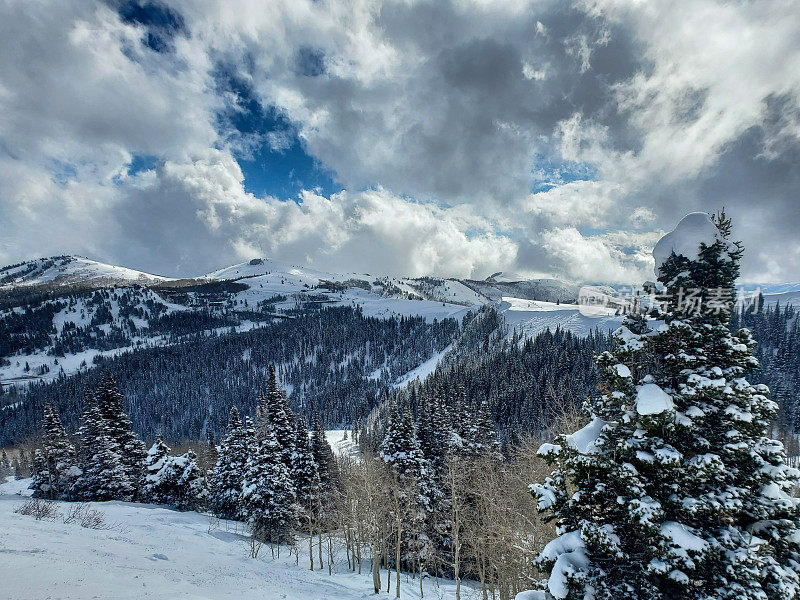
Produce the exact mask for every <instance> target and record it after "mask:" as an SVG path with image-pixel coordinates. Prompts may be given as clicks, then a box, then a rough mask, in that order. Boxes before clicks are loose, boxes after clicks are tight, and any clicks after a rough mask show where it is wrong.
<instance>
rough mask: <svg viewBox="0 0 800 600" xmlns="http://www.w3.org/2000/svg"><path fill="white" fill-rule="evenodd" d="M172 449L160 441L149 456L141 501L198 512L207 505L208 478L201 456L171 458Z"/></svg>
mask: <svg viewBox="0 0 800 600" xmlns="http://www.w3.org/2000/svg"><path fill="white" fill-rule="evenodd" d="M170 452H171V450H170V448H169V446H167V445H166V444H165V443H164V440H162V439H161V438H158V439H157V440H156V441H155V443H154V444H153V445H152V446H151V447H150V450H149V451H148V452H147V458H146V461H145V469H144V473H145V475H144V477H143V481H142V485H141V488H140V489H141V493H140V497H141V498H142V500H144V501H145V502H151V503H154V504H166V505H168V506H173V507H175V508H177V509H180V510H197V509H199V508H202V506H203V505H204V502H205V499H206V496H207V490H206V486H205V477H204V475H203V472H202V471H201V469H200V467H199V466H198V465H197V456H196V455H195V453H194V451H192V450H189V451H188V452H186V454H183V455H181V456H170Z"/></svg>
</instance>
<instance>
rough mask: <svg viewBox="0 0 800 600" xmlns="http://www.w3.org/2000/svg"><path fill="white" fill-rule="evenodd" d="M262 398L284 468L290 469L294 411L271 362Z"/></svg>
mask: <svg viewBox="0 0 800 600" xmlns="http://www.w3.org/2000/svg"><path fill="white" fill-rule="evenodd" d="M263 399H264V400H263V401H264V404H265V406H266V408H267V409H268V412H266V414H268V415H269V422H270V424H271V425H272V433H273V435H274V436H275V440H276V441H277V442H278V446H280V448H281V460H282V461H283V464H284V465H286V468H287V469H290V470H291V468H292V452H293V451H294V440H295V427H294V413H293V412H292V409H291V408H289V402H288V400H287V398H286V394H285V393H284V391H283V390H282V389H281V388H280V386H279V385H278V377H277V375H276V374H275V365H273V364H271V365H270V366H269V376H268V377H267V387H266V390H265V391H264V396H263Z"/></svg>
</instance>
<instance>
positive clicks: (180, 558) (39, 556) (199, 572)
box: [0, 481, 473, 600]
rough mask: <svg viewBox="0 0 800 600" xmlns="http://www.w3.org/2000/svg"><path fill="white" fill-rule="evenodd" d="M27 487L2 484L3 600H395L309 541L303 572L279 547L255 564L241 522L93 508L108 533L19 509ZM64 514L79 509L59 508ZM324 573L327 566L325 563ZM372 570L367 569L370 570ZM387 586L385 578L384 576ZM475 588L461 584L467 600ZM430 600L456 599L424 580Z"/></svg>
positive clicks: (410, 585) (129, 506)
mask: <svg viewBox="0 0 800 600" xmlns="http://www.w3.org/2000/svg"><path fill="white" fill-rule="evenodd" d="M27 483H28V481H11V482H8V483H6V484H3V485H0V582H2V585H0V597H2V598H14V599H15V600H41V599H42V598H59V599H62V600H67V599H69V600H76V599H80V600H83V599H89V598H104V599H106V600H118V599H131V600H133V599H144V598H158V599H163V600H174V599H178V598H191V599H192V600H198V599H209V600H211V599H213V600H225V599H231V600H250V599H253V600H255V599H258V600H264V599H266V598H269V599H271V598H282V599H284V600H317V599H319V600H322V599H326V600H327V599H331V600H353V599H355V598H376V597H377V598H390V597H392V598H393V597H394V577H393V578H392V593H391V594H386V593H383V594H381V595H380V596H375V595H374V594H372V582H371V579H370V577H369V573H368V572H365V573H364V574H362V575H358V574H355V573H351V572H349V571H347V561H346V558H345V556H344V554H343V553H341V554H340V556H339V557H338V558H337V562H338V563H339V564H338V565H337V568H336V569H335V570H336V571H338V573H334V575H333V576H328V574H327V569H326V571H325V572H319V571H315V572H313V573H312V572H311V571H309V570H308V569H307V564H308V563H307V560H306V557H305V556H304V552H303V551H304V550H305V548H303V544H301V551H300V566H297V565H295V558H294V556H289V554H288V552H287V549H286V548H282V549H281V556H280V558H278V559H272V555H271V553H270V551H269V548H267V547H264V548H263V549H262V550H261V555H260V557H259V558H258V559H252V558H249V553H248V549H247V547H246V537H245V536H244V535H242V533H241V532H240V531H239V530H237V526H238V528H240V527H241V524H236V523H232V522H226V521H222V522H215V521H213V520H212V519H210V518H209V517H207V516H205V515H201V514H198V513H196V512H184V513H181V512H176V511H173V510H168V509H166V508H162V507H159V506H154V505H145V504H135V503H126V502H93V503H91V507H92V508H93V509H96V510H99V511H102V512H103V513H104V514H105V519H106V524H107V526H108V529H104V530H94V529H85V528H83V527H81V526H80V525H78V524H77V523H71V524H64V523H63V522H62V520H61V519H57V520H53V521H37V520H35V519H34V518H33V517H30V516H24V515H19V514H16V513H14V509H15V508H17V507H18V506H20V505H21V504H22V503H23V502H24V500H25V498H23V497H21V496H19V495H16V493H17V492H20V491H23V490H24V489H25V487H26V484H27ZM57 504H58V508H59V510H60V512H61V513H63V514H66V513H67V512H68V511H69V510H70V509H71V508H72V507H73V506H74V504H69V503H61V502H59V503H57ZM326 567H327V565H326ZM365 569H368V567H366V566H365ZM382 580H383V585H384V590H385V586H386V573H385V572H383V573H382ZM401 580H402V591H401V597H402V598H404V599H406V598H407V599H410V600H411V599H417V598H419V590H418V585H419V584H418V582H417V581H412V580H409V581H407V580H406V577H405V576H402V577H401ZM472 593H473V592H472V590H469V589H467V590H464V589H463V588H462V597H465V598H469V597H471V595H472ZM425 597H426V598H443V599H444V598H455V586H454V585H452V584H451V582H449V581H447V582H444V585H442V586H439V587H437V585H436V582H435V581H431V580H426V582H425Z"/></svg>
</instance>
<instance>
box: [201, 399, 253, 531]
mask: <svg viewBox="0 0 800 600" xmlns="http://www.w3.org/2000/svg"><path fill="white" fill-rule="evenodd" d="M254 450H255V430H254V428H253V424H252V422H251V421H250V419H249V418H248V419H247V420H246V421H245V423H242V421H241V419H240V418H239V411H238V410H237V409H236V407H235V406H234V407H233V408H232V409H231V413H230V417H229V418H228V434H227V435H226V436H225V437H224V438H223V439H222V442H221V443H220V445H219V457H218V459H217V464H216V466H215V467H214V468H213V469H212V471H211V473H209V477H208V486H209V493H210V505H211V510H212V511H213V512H214V514H215V515H217V516H219V517H222V518H224V519H240V518H242V481H243V480H244V475H245V468H246V466H247V459H248V457H249V456H250V455H251V454H252V452H254Z"/></svg>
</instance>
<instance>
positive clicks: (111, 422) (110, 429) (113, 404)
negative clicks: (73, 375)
mask: <svg viewBox="0 0 800 600" xmlns="http://www.w3.org/2000/svg"><path fill="white" fill-rule="evenodd" d="M96 396H97V404H98V407H99V409H100V415H101V416H102V417H103V419H104V420H105V423H106V433H107V435H108V437H109V440H110V441H111V444H112V445H113V448H112V449H113V450H114V451H115V452H116V453H117V454H119V456H120V457H121V460H122V464H123V467H124V468H125V473H126V476H127V477H128V481H129V482H130V484H131V485H132V486H133V487H134V488H135V487H136V486H137V485H138V483H139V481H140V478H141V474H142V466H143V465H144V461H145V457H146V456H147V450H146V448H145V445H144V443H143V442H142V441H141V440H140V439H139V438H138V437H137V436H136V434H135V433H134V432H133V431H132V429H131V420H130V418H129V417H128V415H127V413H126V412H125V409H124V408H123V407H122V400H123V398H124V396H123V395H122V393H120V391H119V389H118V388H117V384H116V382H115V381H114V378H113V377H112V375H111V372H110V371H109V370H108V369H106V370H105V371H103V376H102V379H101V380H100V384H99V385H98V387H97V391H96Z"/></svg>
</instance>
